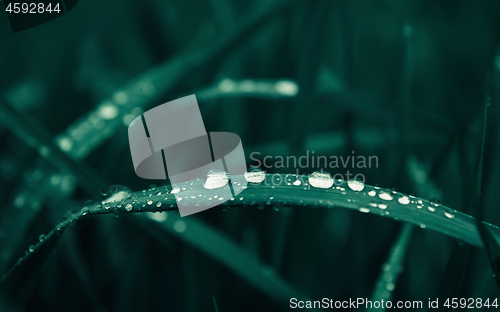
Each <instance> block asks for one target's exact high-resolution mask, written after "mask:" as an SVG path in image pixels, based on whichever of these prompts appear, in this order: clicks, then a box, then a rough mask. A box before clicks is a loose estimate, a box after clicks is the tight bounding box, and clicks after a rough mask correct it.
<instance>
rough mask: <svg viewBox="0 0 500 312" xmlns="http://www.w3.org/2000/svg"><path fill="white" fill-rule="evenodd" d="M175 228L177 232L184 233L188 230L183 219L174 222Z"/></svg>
mask: <svg viewBox="0 0 500 312" xmlns="http://www.w3.org/2000/svg"><path fill="white" fill-rule="evenodd" d="M174 230H175V231H176V232H177V233H184V232H185V231H186V222H184V221H182V220H177V221H175V223H174Z"/></svg>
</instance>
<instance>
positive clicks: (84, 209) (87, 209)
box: [80, 207, 89, 216]
mask: <svg viewBox="0 0 500 312" xmlns="http://www.w3.org/2000/svg"><path fill="white" fill-rule="evenodd" d="M80 212H81V213H82V216H86V215H87V214H88V213H89V208H88V207H83V208H82V210H81V211H80Z"/></svg>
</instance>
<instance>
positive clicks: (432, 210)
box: [427, 206, 436, 212]
mask: <svg viewBox="0 0 500 312" xmlns="http://www.w3.org/2000/svg"><path fill="white" fill-rule="evenodd" d="M427 209H428V210H429V211H431V212H434V211H436V208H434V207H432V206H428V207H427Z"/></svg>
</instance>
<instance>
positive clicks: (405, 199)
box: [398, 196, 410, 205]
mask: <svg viewBox="0 0 500 312" xmlns="http://www.w3.org/2000/svg"><path fill="white" fill-rule="evenodd" d="M398 202H399V203H400V204H402V205H408V204H409V203H410V199H409V198H408V196H402V197H400V198H398Z"/></svg>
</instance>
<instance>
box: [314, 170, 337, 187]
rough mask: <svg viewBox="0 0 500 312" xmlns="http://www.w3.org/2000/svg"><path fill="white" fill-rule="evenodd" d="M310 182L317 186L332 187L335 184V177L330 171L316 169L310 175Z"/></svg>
mask: <svg viewBox="0 0 500 312" xmlns="http://www.w3.org/2000/svg"><path fill="white" fill-rule="evenodd" d="M309 184H311V185H312V186H314V187H317V188H330V187H332V185H333V179H332V177H331V176H330V174H329V173H326V172H318V171H316V172H313V173H312V174H311V175H310V176H309Z"/></svg>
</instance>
